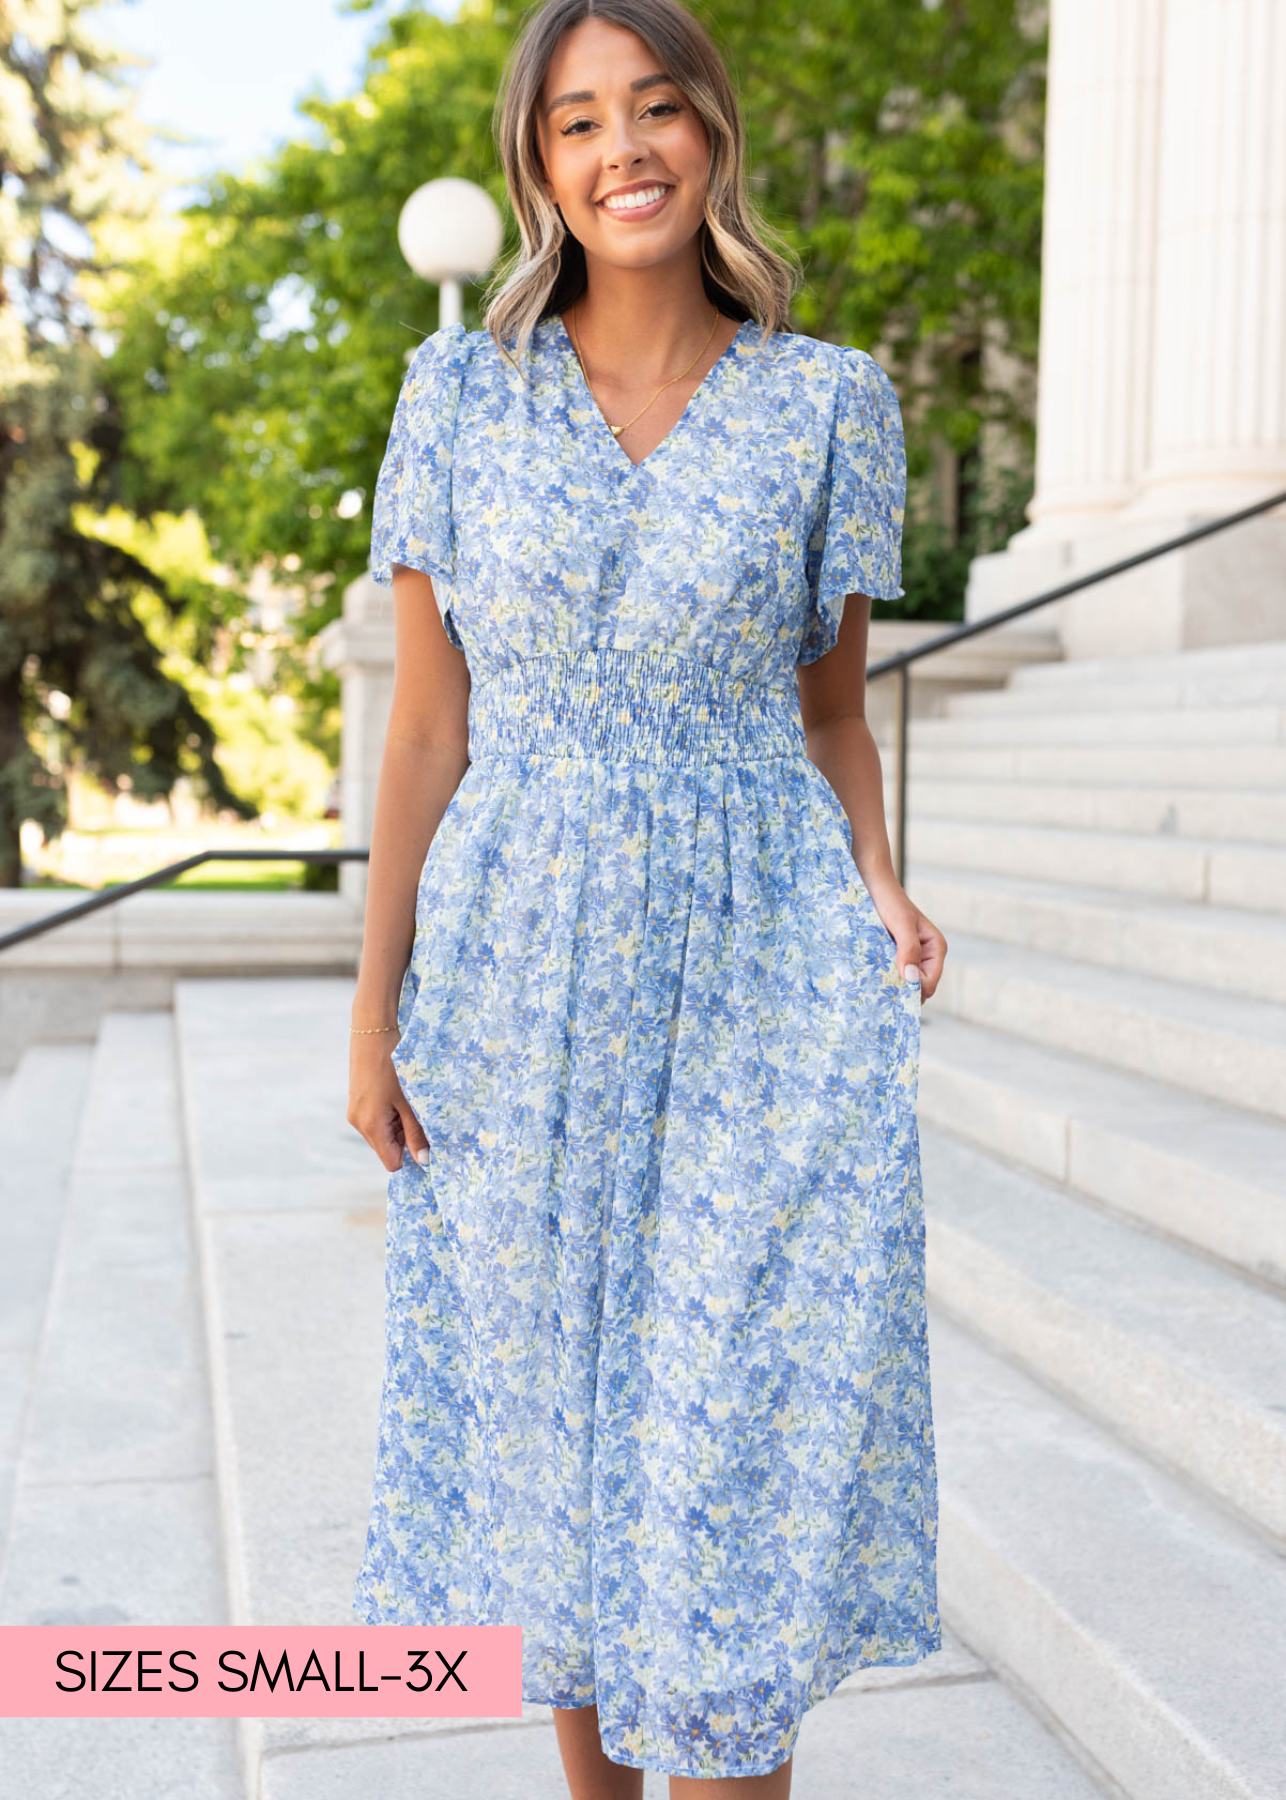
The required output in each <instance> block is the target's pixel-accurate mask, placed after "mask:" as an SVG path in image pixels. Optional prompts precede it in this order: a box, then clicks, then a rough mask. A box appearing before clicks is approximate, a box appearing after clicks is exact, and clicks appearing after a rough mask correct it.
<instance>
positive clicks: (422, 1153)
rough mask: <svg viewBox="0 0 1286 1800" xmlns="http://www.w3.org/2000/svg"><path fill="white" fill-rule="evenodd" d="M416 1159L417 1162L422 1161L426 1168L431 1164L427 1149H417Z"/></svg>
mask: <svg viewBox="0 0 1286 1800" xmlns="http://www.w3.org/2000/svg"><path fill="white" fill-rule="evenodd" d="M415 1160H416V1162H418V1163H420V1164H421V1165H422V1166H423V1167H424V1168H427V1167H428V1165H429V1153H428V1151H427V1150H417V1151H416V1153H415Z"/></svg>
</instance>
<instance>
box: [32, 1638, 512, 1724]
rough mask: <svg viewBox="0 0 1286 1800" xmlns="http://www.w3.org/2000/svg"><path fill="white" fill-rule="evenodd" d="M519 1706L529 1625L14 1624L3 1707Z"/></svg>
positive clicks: (135, 1713)
mask: <svg viewBox="0 0 1286 1800" xmlns="http://www.w3.org/2000/svg"><path fill="white" fill-rule="evenodd" d="M521 1715H522V1627H521V1626H519V1625H465V1626H441V1627H439V1626H420V1625H335V1626H306V1625H292V1626H287V1627H278V1628H273V1627H271V1626H251V1625H244V1626H223V1625H194V1626H184V1625H159V1626H155V1627H153V1626H146V1625H126V1626H117V1625H68V1626H64V1625H5V1626H0V1718H7V1719H18V1718H27V1719H70V1718H76V1719H106V1718H122V1719H167V1718H189V1719H193V1718H200V1719H212V1718H254V1719H268V1718H297V1719H341V1718H348V1719H351V1718H364V1717H370V1718H437V1719H447V1718H450V1719H476V1718H492V1719H495V1718H499V1719H516V1718H519V1717H521Z"/></svg>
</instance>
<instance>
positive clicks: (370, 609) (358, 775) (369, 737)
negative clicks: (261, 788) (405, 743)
mask: <svg viewBox="0 0 1286 1800" xmlns="http://www.w3.org/2000/svg"><path fill="white" fill-rule="evenodd" d="M317 646H318V650H319V653H320V655H321V659H322V662H323V664H324V665H325V667H326V668H328V669H337V670H338V671H339V675H340V684H341V695H342V704H343V714H344V718H343V736H342V744H341V753H340V793H341V798H340V816H341V821H342V826H343V842H344V844H345V845H346V846H348V845H352V846H359V845H362V846H369V844H370V841H371V825H372V822H373V820H374V816H375V788H376V783H377V781H378V779H379V769H380V758H381V755H382V754H383V748H384V733H385V730H386V729H387V726H388V715H389V707H390V705H391V703H392V698H393V597H392V592H391V590H390V589H389V588H386V587H381V586H380V585H379V583H378V582H377V581H374V580H372V579H371V577H370V575H359V576H358V577H357V579H356V581H352V582H350V583H349V585H348V586H347V587H346V588H345V590H344V611H343V614H342V616H341V617H340V618H338V619H333V620H332V621H331V623H330V624H329V625H327V626H326V627H325V628H324V629H323V630H322V631H320V632H319V633H318V635H317ZM339 891H340V893H341V894H343V895H344V897H345V899H347V900H349V901H350V902H351V903H352V905H353V906H355V907H356V908H357V910H358V911H359V912H361V911H363V910H364V908H365V904H366V864H365V863H363V862H352V863H341V865H340V871H339Z"/></svg>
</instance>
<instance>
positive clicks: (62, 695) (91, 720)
mask: <svg viewBox="0 0 1286 1800" xmlns="http://www.w3.org/2000/svg"><path fill="white" fill-rule="evenodd" d="M97 4H98V0H6V4H5V7H4V9H3V12H2V13H0V189H2V190H3V204H0V885H4V886H7V887H14V886H17V885H19V884H20V882H21V879H22V867H21V854H20V838H19V832H20V828H21V825H22V823H23V821H24V820H26V819H35V820H37V821H38V822H39V824H40V825H41V827H42V828H43V830H44V831H45V833H46V835H47V836H54V835H56V834H57V833H58V832H59V831H60V830H61V829H62V828H63V826H64V825H65V824H66V808H67V796H66V790H65V787H64V783H63V779H62V774H61V769H60V768H53V767H51V766H48V765H47V764H46V763H45V762H43V761H42V759H41V757H40V754H39V751H38V748H37V745H38V742H39V741H40V740H41V739H42V738H45V737H46V736H47V735H48V732H49V728H50V724H51V720H53V719H54V718H55V717H56V718H57V735H58V738H59V741H60V742H61V744H62V745H63V747H64V752H65V758H64V760H70V759H71V758H74V759H75V760H76V761H77V762H78V763H79V764H80V766H81V767H82V768H84V769H85V770H86V771H88V772H89V773H90V774H92V775H94V776H96V777H98V778H99V779H101V780H103V781H106V782H108V783H115V782H118V781H120V780H122V779H127V780H128V781H129V782H130V784H131V785H132V787H133V789H134V791H135V792H137V793H138V794H139V795H141V796H142V797H144V798H154V797H157V796H161V795H165V794H167V793H168V792H169V791H170V789H171V788H172V786H173V784H174V781H175V780H176V778H177V777H178V776H179V774H181V773H182V774H186V775H188V776H189V777H190V778H191V780H192V782H193V785H194V786H195V787H196V788H197V789H198V790H204V791H205V792H206V793H207V794H208V796H209V797H210V798H211V799H212V800H213V801H214V802H215V803H216V804H218V805H221V806H226V807H230V808H233V809H235V810H238V811H245V810H247V809H246V807H245V805H244V803H243V802H242V801H240V800H239V799H238V797H237V796H236V795H235V794H234V793H233V792H232V791H231V789H230V788H229V787H228V785H227V783H226V782H225V780H224V777H223V775H222V773H221V771H220V769H219V766H218V763H217V762H216V760H215V756H214V734H213V731H212V729H211V727H210V725H209V724H208V723H207V721H206V720H205V718H204V717H203V716H202V714H201V713H200V712H199V710H198V709H197V708H196V707H195V706H194V705H193V703H192V701H191V700H190V698H189V696H188V694H187V691H186V689H185V688H184V687H183V686H182V685H181V684H180V683H178V682H176V681H173V680H171V679H170V678H169V677H167V676H166V675H165V674H164V673H163V672H162V670H161V667H160V662H159V656H158V652H157V650H156V649H155V647H154V645H153V644H152V641H151V639H150V638H149V636H148V634H147V632H146V631H145V629H144V627H143V625H142V623H141V621H140V619H139V617H138V616H137V614H136V611H135V607H134V598H135V596H136V595H137V594H138V593H139V591H140V590H143V589H147V590H150V591H151V592H153V593H154V594H156V595H157V596H158V597H159V599H160V600H161V601H162V602H163V603H164V604H165V605H166V606H168V607H169V608H171V609H172V610H177V608H178V607H179V605H180V601H179V599H178V598H177V597H176V596H174V595H173V594H171V592H170V591H169V589H168V588H167V587H166V586H165V584H164V583H161V582H158V581H157V579H156V578H155V576H154V575H153V574H152V572H151V571H150V570H149V569H148V568H147V567H146V566H145V565H144V564H143V563H142V562H140V561H139V559H138V558H137V557H135V556H133V555H131V554H130V553H129V552H128V551H127V550H125V549H123V548H122V547H120V546H119V545H117V544H113V543H111V542H107V541H104V540H103V539H101V538H99V537H97V536H95V535H94V534H93V532H92V531H91V530H89V529H87V528H86V515H87V514H88V515H90V516H91V517H92V515H93V514H94V513H96V512H97V511H99V510H100V509H102V508H103V507H105V506H107V505H109V504H110V503H111V502H112V500H114V499H115V498H117V490H118V484H119V478H120V474H121V470H122V467H123V463H124V447H123V434H122V421H121V417H120V413H119V409H118V407H117V406H116V404H115V401H114V398H113V396H112V394H111V391H110V388H109V386H108V385H107V383H106V382H105V381H104V379H103V357H102V353H101V351H100V349H99V348H98V347H97V345H96V344H95V342H94V338H93V331H92V325H93V320H92V316H91V314H90V312H89V310H88V309H87V307H86V305H85V302H84V299H83V294H82V284H83V282H84V280H85V279H86V277H89V276H91V275H92V273H93V271H94V270H95V268H96V267H97V248H96V245H95V241H94V232H95V231H96V230H97V229H99V228H100V227H102V226H103V225H104V224H105V223H106V222H107V221H109V220H110V218H111V217H112V216H113V214H116V213H124V212H125V211H127V210H128V209H129V208H131V207H136V206H138V205H140V204H142V205H144V206H146V205H147V204H149V203H150V190H149V189H148V187H147V184H146V181H145V179H144V171H145V162H146V159H145V152H144V148H143V144H144V139H143V132H142V128H141V126H140V125H139V124H138V122H137V120H136V118H135V116H134V113H133V110H132V96H130V94H129V91H128V89H127V88H126V87H125V86H124V85H123V83H122V81H121V70H122V66H123V65H122V61H121V59H120V58H119V57H117V56H116V55H115V54H114V53H113V52H112V51H111V50H110V49H109V48H107V47H105V46H104V44H103V43H102V42H101V41H100V39H99V38H98V37H97V36H96V34H95V32H94V31H93V29H92V19H91V14H92V13H93V12H94V10H95V8H96V6H97ZM78 245H83V248H79V247H76V248H73V247H69V246H78Z"/></svg>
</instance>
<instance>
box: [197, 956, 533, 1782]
mask: <svg viewBox="0 0 1286 1800" xmlns="http://www.w3.org/2000/svg"><path fill="white" fill-rule="evenodd" d="M351 1004H352V982H351V980H346V979H331V978H326V977H299V978H283V979H280V980H273V979H272V978H269V977H265V978H262V979H256V978H253V977H247V978H244V979H238V978H227V979H191V980H180V981H179V982H177V983H176V985H175V1028H176V1034H177V1039H178V1066H179V1072H180V1082H181V1088H182V1097H183V1114H184V1121H185V1133H186V1142H187V1146H188V1153H189V1179H190V1181H191V1183H192V1190H193V1199H194V1204H195V1209H196V1218H197V1232H198V1241H199V1244H200V1247H201V1263H202V1283H203V1294H204V1301H205V1319H206V1327H207V1352H208V1356H209V1361H210V1368H211V1377H212V1383H213V1399H214V1416H215V1431H216V1455H217V1463H218V1472H219V1501H220V1509H221V1514H222V1520H223V1532H224V1540H225V1543H226V1546H227V1558H228V1573H227V1583H228V1592H229V1605H230V1622H231V1623H233V1624H236V1625H257V1624H258V1625H267V1624H272V1625H353V1624H355V1623H357V1620H356V1617H355V1615H354V1613H353V1610H352V1590H353V1582H354V1579H355V1577H356V1573H357V1569H358V1565H359V1563H360V1561H361V1557H362V1552H363V1549H364V1547H365V1540H366V1526H367V1516H368V1508H369V1504H370V1484H371V1478H372V1473H373V1470H374V1466H375V1439H376V1429H377V1424H378V1409H379V1394H380V1384H381V1379H382V1375H383V1352H384V1343H383V1336H384V1318H383V1304H384V1218H385V1196H386V1188H387V1175H386V1174H385V1172H384V1170H383V1168H382V1167H381V1165H380V1164H379V1163H378V1161H377V1160H376V1158H375V1155H374V1152H373V1151H372V1150H371V1149H370V1148H369V1146H368V1145H367V1144H366V1143H365V1142H364V1141H363V1139H362V1138H361V1137H359V1135H358V1134H357V1132H355V1131H354V1130H353V1128H352V1127H351V1126H350V1125H349V1124H348V1122H347V1120H346V1118H345V1116H344V1115H345V1111H346V1106H347V1090H348V1066H347V1059H348V1043H349V1038H348V1026H349V1019H350V1009H351ZM265 1095H270V1096H271V1102H272V1103H271V1105H270V1106H267V1105H265V1104H264V1096H265ZM525 1716H526V1717H527V1718H528V1719H530V1720H531V1721H536V1722H539V1721H542V1720H545V1719H547V1718H548V1709H540V1708H536V1707H532V1708H531V1709H530V1710H529V1712H528V1713H527V1714H526V1715H525ZM455 1728H456V1729H459V1727H458V1726H456V1727H455ZM433 1729H434V1731H437V1730H450V1729H451V1725H450V1723H449V1722H447V1723H446V1724H444V1725H443V1726H441V1727H434V1728H433ZM242 1730H243V1738H242V1744H243V1752H244V1756H245V1760H246V1766H247V1768H248V1769H249V1770H250V1771H251V1772H252V1778H253V1780H254V1781H255V1782H261V1781H262V1782H266V1780H267V1775H266V1770H267V1768H268V1766H269V1764H270V1762H271V1761H272V1759H273V1758H274V1757H277V1758H280V1767H281V1769H282V1770H283V1771H284V1769H285V1767H286V1765H287V1764H288V1763H290V1762H291V1761H292V1759H293V1758H294V1757H296V1756H298V1755H299V1754H300V1753H301V1752H302V1751H303V1750H304V1749H317V1748H319V1747H326V1746H330V1747H336V1746H340V1745H344V1744H348V1743H351V1742H353V1741H356V1740H363V1739H370V1738H371V1737H373V1736H378V1737H379V1738H380V1739H381V1740H382V1741H384V1742H386V1743H387V1742H388V1741H390V1740H393V1739H398V1738H401V1737H403V1736H405V1737H409V1738H412V1739H416V1740H418V1742H419V1749H420V1751H421V1753H422V1754H425V1753H427V1754H430V1755H431V1753H430V1752H428V1746H427V1744H426V1743H425V1742H424V1741H423V1740H424V1737H425V1726H424V1725H423V1724H422V1723H419V1722H417V1721H415V1720H413V1719H396V1718H389V1719H379V1720H369V1719H362V1720H343V1719H337V1720H326V1719H299V1720H290V1719H271V1718H266V1719H248V1720H244V1721H243V1722H242ZM429 1767H430V1769H431V1767H432V1763H431V1761H430V1764H429ZM283 1778H284V1777H283ZM254 1791H255V1792H256V1794H257V1795H260V1796H261V1795H262V1794H263V1793H264V1792H265V1791H267V1790H266V1789H265V1788H264V1787H259V1788H257V1789H255V1790H254ZM316 1791H317V1792H318V1793H322V1792H325V1791H326V1790H325V1788H324V1787H319V1788H318V1789H317V1790H316ZM350 1791H358V1792H367V1791H369V1792H372V1793H376V1792H382V1789H381V1788H380V1787H379V1786H378V1784H377V1785H376V1786H374V1787H372V1788H370V1789H369V1790H368V1789H363V1788H359V1789H357V1790H350Z"/></svg>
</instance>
